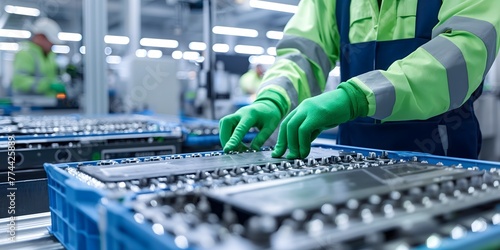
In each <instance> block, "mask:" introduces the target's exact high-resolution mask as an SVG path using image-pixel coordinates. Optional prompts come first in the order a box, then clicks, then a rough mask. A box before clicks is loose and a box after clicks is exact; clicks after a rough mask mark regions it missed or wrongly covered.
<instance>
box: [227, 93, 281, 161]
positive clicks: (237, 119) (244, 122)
mask: <svg viewBox="0 0 500 250" xmlns="http://www.w3.org/2000/svg"><path fill="white" fill-rule="evenodd" d="M264 96H267V97H271V96H272V98H267V97H266V98H263V97H262V95H261V96H259V98H258V99H257V100H256V101H255V102H254V103H252V104H250V105H248V106H245V107H243V108H241V109H239V110H238V111H236V113H234V114H231V115H228V116H226V117H223V118H222V119H221V120H220V129H219V130H220V141H221V144H222V147H223V148H224V152H226V153H227V152H230V151H243V150H246V149H248V148H247V147H246V146H245V145H244V144H243V143H242V140H243V138H244V137H245V135H246V133H247V132H248V131H249V130H250V128H252V127H257V128H258V129H259V133H258V134H257V136H256V137H255V138H254V139H253V141H252V143H251V146H250V147H251V148H252V149H255V150H258V149H260V147H262V145H263V144H264V143H265V142H266V140H267V139H268V138H269V136H271V134H272V133H273V132H274V130H276V128H277V127H278V125H279V122H280V120H281V119H282V118H283V116H284V114H285V113H286V108H285V105H286V104H284V103H285V102H286V101H285V100H284V99H283V98H282V97H280V96H278V95H277V94H274V93H268V94H266V95H264Z"/></svg>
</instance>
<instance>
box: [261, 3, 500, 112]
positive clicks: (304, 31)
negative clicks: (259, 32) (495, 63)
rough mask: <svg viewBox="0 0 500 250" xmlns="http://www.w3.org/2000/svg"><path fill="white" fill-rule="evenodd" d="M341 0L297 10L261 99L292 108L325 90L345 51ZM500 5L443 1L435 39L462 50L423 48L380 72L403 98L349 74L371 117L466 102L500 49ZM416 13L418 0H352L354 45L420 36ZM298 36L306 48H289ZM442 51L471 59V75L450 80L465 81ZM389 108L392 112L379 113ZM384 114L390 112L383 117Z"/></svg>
mask: <svg viewBox="0 0 500 250" xmlns="http://www.w3.org/2000/svg"><path fill="white" fill-rule="evenodd" d="M336 1H337V0H302V1H300V4H299V8H298V11H297V13H296V14H295V15H294V16H293V17H292V19H291V20H290V21H289V22H288V24H287V25H286V27H285V30H284V33H285V35H284V38H283V40H282V41H281V42H280V44H282V46H278V49H277V55H278V58H277V61H276V63H275V64H274V65H273V66H272V67H271V68H270V69H269V70H268V71H267V72H266V74H265V76H264V79H263V84H262V85H261V86H260V90H259V94H258V98H257V99H259V98H262V97H265V96H274V97H275V96H276V95H279V96H280V97H281V98H283V99H284V100H286V110H287V112H289V111H290V110H292V109H293V108H295V107H296V106H297V105H298V104H299V103H300V102H302V101H303V100H304V99H306V98H309V97H311V96H314V95H317V94H320V93H321V92H322V91H324V89H325V83H326V78H327V76H328V72H329V71H330V70H331V69H332V68H333V66H334V65H336V63H337V61H338V59H339V53H340V52H339V47H340V35H339V31H338V28H337V23H336V22H337V21H336V15H335V12H336V5H337V4H336ZM339 1H340V0H339ZM420 1H426V0H420ZM499 10H500V1H499V0H443V1H442V5H441V9H440V11H439V15H438V19H439V23H438V24H437V25H436V26H435V27H434V29H433V37H434V38H433V40H434V39H445V42H451V43H453V44H454V45H455V46H456V47H457V48H458V49H449V50H448V49H447V48H446V47H445V48H441V47H443V46H441V47H440V48H437V47H436V48H434V49H431V50H429V48H425V47H424V48H423V47H420V48H418V49H417V50H415V51H414V52H413V53H411V54H410V55H408V56H407V57H405V58H403V59H401V60H397V61H395V62H394V63H393V64H392V65H391V66H390V67H389V68H388V69H387V70H379V71H380V73H381V74H382V75H383V76H385V78H387V79H388V81H385V82H381V83H380V84H390V85H392V86H390V88H391V89H394V90H395V96H396V100H395V102H394V103H391V104H390V105H387V103H383V102H384V101H385V100H384V98H375V97H376V94H377V93H374V90H372V88H370V85H369V84H367V83H365V82H364V80H363V78H362V77H359V78H358V77H353V78H351V79H349V80H348V81H347V82H348V84H352V85H354V86H356V87H357V88H358V89H360V90H362V92H363V93H364V94H365V96H366V99H367V102H368V116H370V117H373V118H375V119H379V120H382V121H403V120H419V119H420V120H425V119H428V118H431V117H434V116H436V115H439V114H443V113H445V112H447V111H448V110H451V109H454V108H458V107H460V106H461V105H462V104H463V103H465V102H466V101H467V100H468V99H469V97H470V96H471V94H472V93H473V92H474V91H475V90H476V89H477V88H478V86H479V85H480V84H481V82H482V80H483V78H484V76H485V74H486V73H487V72H488V71H489V67H490V66H491V64H492V60H493V59H494V58H495V57H496V55H497V53H498V47H499V46H498V44H499V42H500V33H499V32H498V31H500V15H499ZM416 11H417V0H383V1H382V5H381V6H380V7H379V3H378V2H377V0H352V2H351V6H350V30H349V39H350V42H351V43H359V42H367V41H391V40H399V39H405V38H414V37H415V13H416ZM291 39H294V40H295V44H297V39H298V40H299V43H300V44H301V46H300V47H301V48H302V49H300V50H299V49H296V48H291V47H290V48H287V46H286V44H287V40H291ZM431 41H432V40H431ZM429 44H430V43H429ZM434 44H439V43H434ZM443 44H444V43H443ZM442 50H446V53H447V54H446V55H447V56H450V57H452V58H463V60H461V61H462V62H463V64H464V65H460V67H459V68H460V69H462V68H463V69H466V71H467V72H466V76H467V77H464V78H466V79H459V80H460V81H461V82H460V83H458V84H449V80H451V79H449V78H457V77H454V76H453V74H451V73H453V72H454V70H455V71H456V68H454V69H449V68H447V66H448V65H446V64H442V63H441V61H440V59H441V58H439V56H440V55H437V56H436V51H439V52H440V51H442ZM441 56H442V55H441ZM457 60H458V59H457ZM341 67H342V65H341ZM450 72H451V73H450ZM463 75H465V74H463ZM453 80H457V79H453ZM450 82H451V81H450ZM380 89H384V86H380ZM462 92H463V93H462ZM450 93H451V94H450ZM457 93H458V94H457ZM450 96H451V97H457V96H458V97H460V98H459V99H460V100H457V98H453V99H454V100H451V99H452V98H450ZM384 108H385V109H387V108H389V109H390V110H388V112H387V110H384V111H382V110H378V109H384ZM377 111H379V112H377ZM377 113H383V114H389V115H384V117H378V116H377V115H376V114H377Z"/></svg>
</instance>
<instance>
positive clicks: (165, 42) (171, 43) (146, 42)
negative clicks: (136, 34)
mask: <svg viewBox="0 0 500 250" xmlns="http://www.w3.org/2000/svg"><path fill="white" fill-rule="evenodd" d="M139 43H140V44H141V45H142V46H146V47H159V48H172V49H175V48H177V47H179V42H177V41H176V40H169V39H156V38H142V39H141V41H139Z"/></svg>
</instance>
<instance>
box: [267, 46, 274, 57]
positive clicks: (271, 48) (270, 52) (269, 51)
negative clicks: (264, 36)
mask: <svg viewBox="0 0 500 250" xmlns="http://www.w3.org/2000/svg"><path fill="white" fill-rule="evenodd" d="M267 54H269V55H271V56H275V55H276V47H269V48H267Z"/></svg>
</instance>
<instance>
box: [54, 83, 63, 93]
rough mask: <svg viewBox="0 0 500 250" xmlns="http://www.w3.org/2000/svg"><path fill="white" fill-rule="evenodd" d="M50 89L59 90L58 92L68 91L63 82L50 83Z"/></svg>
mask: <svg viewBox="0 0 500 250" xmlns="http://www.w3.org/2000/svg"><path fill="white" fill-rule="evenodd" d="M50 89H51V90H53V91H55V92H57V93H66V86H64V84H62V83H58V82H56V83H51V84H50Z"/></svg>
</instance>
